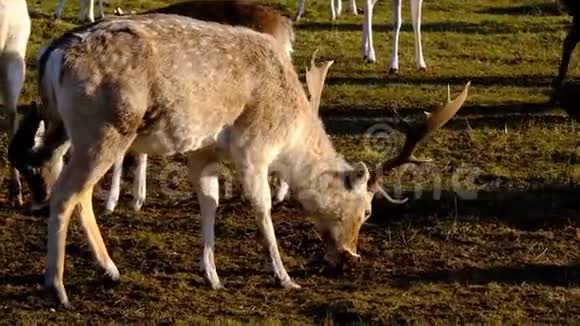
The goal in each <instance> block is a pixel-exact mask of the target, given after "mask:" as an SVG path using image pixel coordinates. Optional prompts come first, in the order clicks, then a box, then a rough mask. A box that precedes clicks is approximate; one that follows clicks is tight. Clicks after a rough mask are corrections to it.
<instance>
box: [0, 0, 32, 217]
mask: <svg viewBox="0 0 580 326" xmlns="http://www.w3.org/2000/svg"><path fill="white" fill-rule="evenodd" d="M29 37H30V17H29V15H28V7H27V5H26V1H25V0H0V102H1V103H2V104H4V106H5V107H6V109H7V110H8V122H9V123H8V125H9V128H8V129H9V131H8V133H9V135H10V137H9V138H11V137H12V135H13V134H14V132H16V130H17V129H18V122H19V119H18V115H17V104H18V98H19V97H20V92H21V91H22V86H23V84H24V78H25V71H26V63H25V56H26V47H27V44H28V38H29ZM8 197H9V200H10V202H11V203H12V204H14V205H18V206H20V205H22V187H21V183H20V175H19V173H18V170H17V169H15V168H13V169H12V171H11V180H10V189H9V195H8Z"/></svg>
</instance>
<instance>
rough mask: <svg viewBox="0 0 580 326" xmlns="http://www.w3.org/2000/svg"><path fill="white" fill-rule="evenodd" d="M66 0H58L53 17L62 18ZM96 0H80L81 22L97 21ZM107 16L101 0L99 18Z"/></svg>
mask: <svg viewBox="0 0 580 326" xmlns="http://www.w3.org/2000/svg"><path fill="white" fill-rule="evenodd" d="M64 1H65V0H58V3H57V4H56V7H55V8H54V12H53V14H52V17H53V18H55V19H56V18H60V16H61V14H62V8H63V7H64ZM94 7H95V0H79V19H78V20H79V22H80V23H86V22H91V23H92V22H94V21H95V10H94ZM104 17H105V9H104V8H103V0H99V18H101V19H102V18H104Z"/></svg>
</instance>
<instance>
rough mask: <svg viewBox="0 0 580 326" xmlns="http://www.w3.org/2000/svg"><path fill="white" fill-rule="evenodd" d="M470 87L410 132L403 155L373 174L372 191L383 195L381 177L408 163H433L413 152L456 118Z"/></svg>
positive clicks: (370, 182)
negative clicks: (414, 154)
mask: <svg viewBox="0 0 580 326" xmlns="http://www.w3.org/2000/svg"><path fill="white" fill-rule="evenodd" d="M470 85H471V82H469V81H468V82H467V84H466V85H465V87H464V89H463V91H462V92H461V94H459V96H457V97H456V98H455V99H454V100H449V99H448V100H447V103H446V104H445V105H444V106H442V107H440V108H438V109H437V110H435V111H433V112H431V113H430V114H428V115H427V121H426V122H425V124H424V125H422V126H421V127H419V128H418V129H414V130H412V129H409V130H408V132H407V136H406V139H405V144H404V145H403V149H402V150H401V153H400V154H399V155H398V156H397V157H395V158H392V159H390V160H387V161H386V162H384V163H383V164H382V166H380V167H379V168H378V169H377V170H375V171H374V172H373V173H371V176H370V178H369V182H368V186H369V188H370V189H371V190H372V191H375V192H376V191H379V192H381V193H382V191H381V190H380V189H379V188H380V186H378V181H379V179H380V177H381V176H383V175H385V174H387V173H389V172H390V171H391V170H392V169H394V168H396V167H398V166H401V165H403V164H406V163H413V164H422V163H426V162H431V161H432V159H430V158H429V159H418V158H416V157H414V156H413V151H414V150H415V148H416V147H417V145H418V144H419V143H420V142H421V141H423V140H425V139H427V138H428V137H429V136H430V135H431V134H432V133H433V132H434V131H436V130H437V129H439V128H441V127H442V126H443V125H445V124H446V123H447V122H448V121H449V120H451V118H453V116H455V114H456V113H457V111H458V110H459V109H460V108H461V106H463V103H464V102H465V100H466V99H467V93H468V89H469V86H470ZM383 191H384V190H383Z"/></svg>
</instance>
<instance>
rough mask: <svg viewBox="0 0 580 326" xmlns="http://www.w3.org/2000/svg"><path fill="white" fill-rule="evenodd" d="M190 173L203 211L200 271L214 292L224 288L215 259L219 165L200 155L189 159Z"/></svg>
mask: <svg viewBox="0 0 580 326" xmlns="http://www.w3.org/2000/svg"><path fill="white" fill-rule="evenodd" d="M189 171H190V174H191V178H192V182H193V184H194V185H195V190H196V192H197V198H198V201H199V205H200V210H201V212H200V213H201V230H202V245H203V254H202V257H201V264H200V270H201V272H203V273H205V279H206V280H207V281H208V282H209V284H210V285H211V287H212V288H213V289H214V290H217V289H221V288H223V285H222V284H221V282H220V279H219V276H218V274H217V269H216V265H215V258H214V242H215V234H214V228H215V215H216V211H217V207H218V204H219V183H218V172H219V170H218V165H217V164H214V162H213V161H211V160H207V158H206V157H203V156H202V155H201V154H200V155H197V156H195V155H191V156H190V157H189Z"/></svg>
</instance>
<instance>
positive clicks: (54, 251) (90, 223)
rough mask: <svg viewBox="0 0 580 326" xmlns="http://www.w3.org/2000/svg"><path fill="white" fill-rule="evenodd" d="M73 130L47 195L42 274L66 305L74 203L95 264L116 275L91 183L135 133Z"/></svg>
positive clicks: (124, 148) (46, 284)
mask: <svg viewBox="0 0 580 326" xmlns="http://www.w3.org/2000/svg"><path fill="white" fill-rule="evenodd" d="M67 129H69V130H70V128H67ZM74 131H75V130H72V133H71V150H70V151H71V156H70V160H69V162H68V164H67V165H66V166H65V167H64V168H63V171H62V173H61V175H60V177H59V179H58V180H57V182H56V184H55V186H54V188H53V189H54V191H53V193H52V196H51V199H50V218H49V221H48V246H47V258H46V259H47V267H46V274H45V286H46V287H47V288H49V289H53V290H54V291H55V292H56V293H55V294H56V295H57V297H58V299H59V301H60V303H61V304H63V305H65V306H68V305H69V301H68V297H67V294H66V291H65V288H64V284H63V274H64V259H65V245H66V236H67V229H68V224H69V221H70V216H71V214H72V212H73V210H74V208H75V207H76V205H77V204H78V205H79V208H80V217H81V222H82V227H83V229H84V232H85V234H86V236H87V239H88V242H89V245H90V247H91V250H92V253H93V255H94V257H95V259H96V261H97V263H98V265H99V266H101V267H102V268H103V269H104V270H105V274H106V275H108V276H109V277H111V278H112V279H118V278H119V271H118V270H117V267H116V266H115V264H114V263H113V261H112V260H111V258H110V256H109V253H108V252H107V248H106V246H105V243H104V241H103V238H102V236H101V233H100V231H99V228H98V226H97V222H96V219H95V214H94V212H93V206H92V194H93V187H94V185H95V184H96V183H97V182H98V181H99V179H101V178H102V176H103V175H104V174H105V172H107V170H108V169H109V168H111V166H112V165H113V164H114V163H115V162H116V161H117V160H119V159H120V158H121V157H122V155H123V154H124V153H125V151H126V150H127V148H128V147H129V146H130V144H131V143H132V141H133V139H134V138H135V135H134V134H131V135H126V134H125V135H122V134H120V133H118V132H117V130H115V129H114V128H113V127H105V128H101V129H99V130H94V131H95V132H94V133H92V132H89V134H90V136H91V137H84V136H86V135H87V134H83V137H75V136H78V135H75V133H74ZM79 140H80V141H79Z"/></svg>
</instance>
